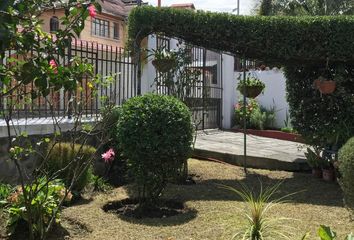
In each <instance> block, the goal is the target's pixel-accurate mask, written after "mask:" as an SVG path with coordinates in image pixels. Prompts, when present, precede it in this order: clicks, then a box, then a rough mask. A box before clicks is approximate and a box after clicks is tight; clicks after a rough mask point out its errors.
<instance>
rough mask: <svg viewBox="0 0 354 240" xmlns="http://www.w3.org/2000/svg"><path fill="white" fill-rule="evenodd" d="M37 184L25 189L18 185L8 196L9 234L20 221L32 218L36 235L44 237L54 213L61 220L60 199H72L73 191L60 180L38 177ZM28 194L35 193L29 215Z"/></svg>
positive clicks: (56, 219)
mask: <svg viewBox="0 0 354 240" xmlns="http://www.w3.org/2000/svg"><path fill="white" fill-rule="evenodd" d="M38 180H39V181H38V183H37V184H33V185H30V186H29V185H26V186H25V188H24V189H22V187H18V188H17V190H16V191H15V192H13V193H12V194H11V195H10V196H9V197H8V204H7V206H6V211H7V212H8V214H9V219H8V222H7V227H8V231H9V234H12V233H13V232H14V231H15V230H16V227H17V224H18V223H19V222H20V221H26V222H27V221H29V219H28V218H31V220H32V223H33V226H34V233H35V236H36V237H38V238H42V237H43V235H44V229H45V228H46V227H47V226H48V223H49V220H50V219H51V217H52V216H53V215H54V216H55V221H56V222H59V218H60V212H59V209H58V205H59V202H60V201H70V200H71V193H69V192H67V190H66V189H65V186H64V184H63V183H62V182H61V181H60V180H54V181H47V179H46V178H41V179H38ZM24 192H26V194H34V198H33V199H32V201H31V207H32V212H31V215H27V214H26V212H27V206H26V203H25V200H24Z"/></svg>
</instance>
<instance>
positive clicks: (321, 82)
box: [314, 76, 336, 95]
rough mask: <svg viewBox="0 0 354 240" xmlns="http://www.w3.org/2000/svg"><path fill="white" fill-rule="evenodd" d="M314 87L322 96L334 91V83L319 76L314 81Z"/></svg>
mask: <svg viewBox="0 0 354 240" xmlns="http://www.w3.org/2000/svg"><path fill="white" fill-rule="evenodd" d="M314 86H315V88H316V89H318V90H319V91H320V92H321V93H322V94H326V95H327V94H331V93H333V92H334V91H335V90H336V82H335V81H333V80H330V79H328V78H324V77H322V76H320V77H319V78H318V79H316V80H315V81H314Z"/></svg>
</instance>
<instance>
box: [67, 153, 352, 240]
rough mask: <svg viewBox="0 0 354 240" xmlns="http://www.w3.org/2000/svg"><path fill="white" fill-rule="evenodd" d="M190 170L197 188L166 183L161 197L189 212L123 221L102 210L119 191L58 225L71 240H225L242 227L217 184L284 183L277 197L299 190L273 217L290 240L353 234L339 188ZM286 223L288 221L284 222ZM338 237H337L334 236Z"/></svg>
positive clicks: (304, 178)
mask: <svg viewBox="0 0 354 240" xmlns="http://www.w3.org/2000/svg"><path fill="white" fill-rule="evenodd" d="M189 163H190V172H191V173H192V174H195V175H196V176H197V177H196V179H197V184H196V185H190V186H177V185H171V186H170V187H169V188H168V192H167V193H166V195H165V196H164V197H171V198H174V199H180V200H182V201H184V202H185V203H186V205H187V206H188V207H189V208H191V209H192V210H191V211H190V212H189V213H185V214H183V215H178V216H174V217H170V218H165V219H143V220H132V219H122V218H120V217H118V216H117V215H115V214H112V213H105V212H104V211H103V210H101V207H102V206H103V205H105V204H106V203H107V202H108V201H115V200H119V199H123V198H126V197H127V193H126V192H127V191H126V189H125V188H124V187H121V188H117V189H114V190H113V191H111V192H109V193H105V194H99V195H96V196H94V197H93V199H92V201H87V202H86V203H83V204H81V205H76V206H73V207H70V208H67V209H65V210H64V212H63V225H64V227H66V228H67V231H68V232H67V234H70V235H71V238H72V239H100V240H101V239H105V240H108V239H124V240H125V239H139V240H141V239H150V240H151V239H169V240H172V239H196V240H200V239H230V238H231V237H232V235H233V233H235V232H238V231H239V229H240V228H241V227H242V226H243V223H244V221H245V220H244V218H243V217H242V213H243V206H244V204H243V202H241V201H240V200H239V199H238V198H237V197H236V196H235V195H234V194H233V193H230V192H228V191H226V190H223V189H220V188H219V187H218V186H217V184H226V185H232V186H235V187H236V186H237V184H238V182H242V183H247V184H249V185H250V186H254V187H257V186H259V180H260V179H261V180H262V182H263V183H264V185H267V184H274V183H277V182H278V181H280V180H283V181H284V183H283V184H282V186H281V188H280V193H279V196H281V195H286V194H289V193H293V192H299V191H302V192H299V193H297V194H295V195H294V196H292V197H291V198H290V200H291V202H290V203H286V204H281V205H280V206H279V207H278V208H277V209H274V211H273V212H272V214H274V215H276V216H282V217H290V218H292V219H296V220H292V221H291V223H290V224H291V225H292V226H293V227H294V228H295V230H294V231H295V232H294V237H293V239H300V238H301V236H302V235H303V234H304V233H306V232H307V231H311V232H312V238H311V239H316V237H315V236H314V233H315V232H316V230H317V228H318V226H319V225H320V224H325V225H330V226H332V227H333V228H334V229H335V230H336V231H337V233H338V234H339V235H340V237H343V236H344V235H345V234H346V233H349V232H350V231H353V230H354V223H353V222H349V215H348V212H347V211H346V209H345V208H344V207H343V206H342V199H341V198H342V196H341V191H340V188H339V186H338V185H337V184H335V183H326V182H323V181H322V180H319V179H314V178H312V177H311V175H309V174H303V173H289V172H280V171H266V170H250V172H249V174H248V175H247V176H245V174H244V173H243V171H242V168H239V167H234V166H230V165H225V164H220V163H214V162H206V161H199V160H194V159H191V160H190V161H189ZM288 224H289V223H288ZM339 239H342V238H339Z"/></svg>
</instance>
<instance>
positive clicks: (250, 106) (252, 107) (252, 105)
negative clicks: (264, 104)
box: [235, 99, 259, 126]
mask: <svg viewBox="0 0 354 240" xmlns="http://www.w3.org/2000/svg"><path fill="white" fill-rule="evenodd" d="M244 107H246V113H244ZM257 109H259V104H258V102H257V101H256V100H254V99H249V101H248V102H246V106H245V104H244V103H243V101H239V102H238V103H237V104H235V124H236V125H240V126H242V125H243V119H244V118H246V121H247V125H249V120H250V117H251V114H252V113H253V112H254V111H256V110H257Z"/></svg>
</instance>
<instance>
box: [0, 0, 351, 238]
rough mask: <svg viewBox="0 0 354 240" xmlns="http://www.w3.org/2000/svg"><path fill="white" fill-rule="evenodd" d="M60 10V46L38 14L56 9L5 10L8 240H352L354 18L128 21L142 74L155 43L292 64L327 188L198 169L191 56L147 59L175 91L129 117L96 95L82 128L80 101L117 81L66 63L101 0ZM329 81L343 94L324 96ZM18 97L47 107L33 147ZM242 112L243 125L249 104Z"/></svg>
mask: <svg viewBox="0 0 354 240" xmlns="http://www.w3.org/2000/svg"><path fill="white" fill-rule="evenodd" d="M62 4H63V7H64V8H65V17H63V19H61V23H62V25H63V28H62V29H59V30H57V32H55V37H53V36H52V35H51V34H48V33H45V32H43V31H42V29H41V21H40V20H39V19H37V18H35V17H33V16H39V15H40V14H41V13H42V12H43V11H44V10H45V9H47V8H55V2H53V1H38V0H29V1H11V0H10V1H5V2H4V3H1V4H0V7H1V12H0V13H1V15H0V36H1V38H0V58H1V59H2V60H3V59H5V57H6V52H7V51H8V50H16V54H17V55H21V58H12V57H8V58H6V64H2V65H0V81H1V83H2V85H1V93H0V97H1V98H2V99H4V100H6V103H7V104H8V108H7V109H6V110H5V109H2V116H3V119H4V120H5V122H6V126H5V127H6V133H7V137H6V139H7V143H6V145H7V146H6V148H7V153H6V154H7V155H8V158H9V159H8V161H10V162H11V163H13V164H14V167H15V168H16V171H17V173H18V174H17V175H18V177H17V181H16V182H12V183H6V182H3V183H1V184H0V237H1V238H5V239H6V238H8V239H30V240H33V239H170V240H171V239H250V240H261V239H321V240H327V239H329V240H331V239H346V240H351V239H354V236H353V234H351V232H353V230H354V222H353V210H354V206H353V203H354V195H353V193H354V181H353V179H354V175H353V172H354V138H352V137H353V135H354V124H353V119H354V116H353V114H354V109H353V106H354V104H353V103H354V102H353V101H354V99H353V95H354V92H353V91H354V87H353V83H354V80H353V79H354V77H353V74H354V68H353V65H352V63H353V56H352V54H351V52H352V50H354V49H353V48H354V47H353V46H354V45H353V44H352V42H353V41H351V40H354V24H353V23H354V18H353V17H303V18H296V17H245V16H230V15H228V14H219V13H206V12H191V11H187V10H176V9H171V8H153V7H137V8H135V9H134V10H132V12H131V14H130V16H129V42H128V43H127V47H128V48H130V50H132V52H133V53H134V54H135V55H136V56H135V59H136V61H137V65H138V66H140V65H141V62H140V61H141V57H140V56H139V55H140V54H141V53H142V49H140V46H141V41H143V39H144V38H146V37H147V36H148V35H149V34H152V33H159V34H163V35H165V36H168V37H175V38H179V39H184V40H185V41H187V42H190V43H191V44H196V45H198V46H203V47H207V48H210V49H217V50H220V51H225V52H228V53H230V54H238V55H241V56H243V57H244V58H249V59H261V60H265V61H268V62H272V63H274V64H282V65H285V66H284V71H285V74H286V76H287V79H288V81H287V92H288V100H289V103H290V106H291V109H290V115H291V121H292V125H293V127H294V129H296V130H297V131H298V132H299V133H300V134H301V135H302V136H303V138H304V140H305V141H306V143H307V144H308V145H309V148H308V152H307V154H306V157H307V158H308V163H309V165H310V166H311V167H312V168H313V175H314V176H320V177H322V176H323V178H325V179H332V182H324V181H322V180H321V179H320V178H319V177H318V178H314V177H313V178H310V177H309V173H294V172H284V171H268V170H257V169H244V168H241V167H237V166H232V165H229V164H226V163H223V162H220V161H205V160H200V159H193V158H191V157H192V153H193V146H194V143H195V139H196V137H197V134H196V124H197V123H195V122H193V118H192V114H191V112H190V109H189V108H188V107H187V105H186V102H187V101H186V98H185V96H186V91H188V83H189V82H190V81H197V78H196V76H197V75H198V74H200V73H198V72H193V71H188V69H187V68H184V67H183V64H182V63H185V62H187V63H188V56H187V55H188V54H186V52H183V51H182V52H180V53H176V52H169V51H168V50H165V49H162V50H157V51H155V52H153V53H152V54H153V56H154V57H155V59H154V60H155V61H154V63H153V64H154V66H155V67H156V69H157V71H159V72H160V73H163V74H164V75H165V76H166V77H167V78H166V79H167V80H166V81H167V82H168V83H169V84H170V85H169V88H170V90H171V92H172V94H170V95H162V94H156V93H147V94H144V95H139V96H136V97H133V98H130V99H127V100H126V101H125V102H124V103H123V104H122V105H121V106H116V105H115V104H113V103H110V102H109V101H108V99H107V98H105V97H102V96H101V97H100V101H102V106H104V107H103V108H102V109H101V111H100V113H99V114H97V115H95V116H93V118H94V121H91V122H87V121H84V120H83V119H84V115H85V108H84V107H83V105H84V103H83V102H82V101H83V100H82V98H80V97H78V96H80V94H74V93H77V92H78V93H80V91H82V88H83V87H82V86H83V84H87V86H88V87H89V88H90V89H91V90H90V94H92V97H94V96H98V95H99V86H109V84H111V80H112V79H111V77H109V76H107V77H103V76H100V75H97V74H95V71H94V66H93V65H91V64H89V62H88V61H85V60H82V59H78V58H75V57H73V58H72V59H70V61H69V63H68V64H62V62H61V59H62V58H63V57H67V53H68V49H70V45H71V42H72V40H73V39H75V38H76V37H78V36H80V33H81V31H82V30H83V28H84V24H85V20H86V19H87V18H89V17H91V18H93V17H95V16H96V12H97V11H100V6H99V4H97V3H96V2H95V1H93V0H92V1H83V0H77V1H68V2H65V3H62ZM146 19H149V21H147V20H146ZM19 26H21V31H19V29H18V27H19ZM210 28H213V29H215V33H214V34H213V35H212V36H211V35H210V34H209V31H208V29H210ZM308 36H312V38H308ZM324 39H326V41H324ZM314 46H316V47H314ZM179 64H182V65H179ZM171 76H175V77H177V78H178V80H177V81H173V77H171ZM138 77H139V78H141V72H139V71H138ZM83 79H86V80H87V79H89V80H88V81H87V82H85V83H83V82H84V81H83ZM171 79H172V80H171ZM247 79H248V81H247ZM240 82H241V84H240V85H239V89H238V90H239V91H240V92H242V93H243V94H244V95H245V97H247V100H248V101H249V102H250V103H252V101H251V100H250V99H252V98H253V97H256V96H257V94H259V93H260V92H261V91H262V90H263V88H264V86H263V85H262V84H261V83H258V82H257V80H256V79H252V78H251V76H249V77H248V78H247V75H246V73H245V75H244V78H243V79H240ZM327 82H332V84H333V82H335V88H333V86H332V90H324V89H323V88H324V87H323V86H322V85H325V84H327ZM28 84H30V85H31V86H32V87H31V88H30V89H28V88H27V87H26V86H28ZM157 84H158V82H157ZM247 85H248V86H250V87H256V88H258V89H256V90H254V91H253V90H252V91H250V90H247ZM58 91H65V92H67V93H68V96H69V100H68V102H67V108H68V109H67V112H70V124H71V125H70V129H69V130H65V129H64V128H63V127H62V125H61V118H60V117H58V116H57V115H56V114H55V113H56V108H55V104H56V103H55V102H50V99H49V98H46V97H47V96H49V95H53V94H55V92H58ZM251 92H252V93H251ZM255 92H256V93H255ZM14 93H16V95H19V96H21V99H25V100H26V101H29V102H31V101H36V100H37V99H39V101H42V100H43V101H48V106H49V109H51V112H52V114H51V116H50V119H52V122H53V123H52V125H53V131H52V133H49V134H46V135H40V136H31V135H30V134H29V133H28V132H27V131H25V130H23V129H19V128H17V126H16V125H15V124H14V122H13V118H14V117H15V116H13V110H15V109H16V108H17V107H18V103H16V101H15V100H14V99H15V98H14ZM81 95H82V94H81ZM246 95H247V96H246ZM51 100H53V99H51ZM244 102H246V101H244ZM243 105H246V104H243ZM255 108H256V106H255ZM248 109H249V108H248ZM258 111H259V114H260V115H262V112H261V110H260V109H258ZM240 113H243V115H241V119H239V120H240V122H241V121H244V123H245V121H246V118H245V117H244V116H246V114H245V113H247V109H246V107H245V106H241V107H240ZM266 115H267V114H266ZM269 118H270V117H269ZM248 121H249V122H250V119H249V120H248ZM260 128H264V126H260ZM28 162H31V163H32V164H28ZM319 172H320V173H319ZM334 180H336V182H334Z"/></svg>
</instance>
